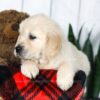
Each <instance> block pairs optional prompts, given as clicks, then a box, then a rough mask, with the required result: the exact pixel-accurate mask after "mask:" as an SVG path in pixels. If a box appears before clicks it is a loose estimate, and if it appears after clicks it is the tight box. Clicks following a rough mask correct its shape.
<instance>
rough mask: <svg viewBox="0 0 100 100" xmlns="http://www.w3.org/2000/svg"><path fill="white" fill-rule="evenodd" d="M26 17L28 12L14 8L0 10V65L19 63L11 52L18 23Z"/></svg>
mask: <svg viewBox="0 0 100 100" xmlns="http://www.w3.org/2000/svg"><path fill="white" fill-rule="evenodd" d="M27 17H29V15H28V14H26V13H23V12H17V11H15V10H5V11H2V12H0V65H8V64H20V61H19V59H18V58H16V57H15V56H14V54H13V52H14V46H15V43H16V40H17V37H18V34H19V33H18V29H19V24H20V22H21V21H22V20H24V19H25V18H27Z"/></svg>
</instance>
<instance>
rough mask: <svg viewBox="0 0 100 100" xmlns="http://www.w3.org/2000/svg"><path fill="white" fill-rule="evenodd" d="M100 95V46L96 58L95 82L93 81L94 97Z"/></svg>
mask: <svg viewBox="0 0 100 100" xmlns="http://www.w3.org/2000/svg"><path fill="white" fill-rule="evenodd" d="M99 93H100V46H99V50H98V53H97V55H96V57H95V68H94V80H93V97H98V95H99Z"/></svg>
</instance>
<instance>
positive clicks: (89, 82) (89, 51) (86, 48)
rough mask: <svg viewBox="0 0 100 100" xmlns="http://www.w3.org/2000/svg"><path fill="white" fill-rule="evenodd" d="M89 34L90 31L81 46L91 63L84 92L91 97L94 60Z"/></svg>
mask: <svg viewBox="0 0 100 100" xmlns="http://www.w3.org/2000/svg"><path fill="white" fill-rule="evenodd" d="M90 34H91V32H89V35H88V38H87V40H86V41H85V43H84V46H83V52H84V53H85V54H86V55H87V57H88V59H89V61H90V65H91V72H90V75H89V77H88V80H87V83H86V86H87V93H86V97H87V98H90V97H92V91H93V69H94V62H93V59H94V58H93V48H92V44H91V41H90Z"/></svg>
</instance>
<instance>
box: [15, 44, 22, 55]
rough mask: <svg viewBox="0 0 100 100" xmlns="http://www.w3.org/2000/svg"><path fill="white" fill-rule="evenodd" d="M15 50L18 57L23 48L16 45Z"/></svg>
mask: <svg viewBox="0 0 100 100" xmlns="http://www.w3.org/2000/svg"><path fill="white" fill-rule="evenodd" d="M15 50H16V53H17V54H18V55H20V54H21V52H22V51H23V47H22V46H21V45H18V46H16V47H15Z"/></svg>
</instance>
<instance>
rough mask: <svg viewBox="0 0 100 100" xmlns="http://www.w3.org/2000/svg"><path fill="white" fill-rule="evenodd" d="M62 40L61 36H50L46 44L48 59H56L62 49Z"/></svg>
mask: <svg viewBox="0 0 100 100" xmlns="http://www.w3.org/2000/svg"><path fill="white" fill-rule="evenodd" d="M61 44H62V38H61V36H60V34H48V35H47V43H46V56H47V58H48V59H50V58H52V57H54V56H55V55H56V54H57V53H58V52H59V51H60V49H61Z"/></svg>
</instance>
